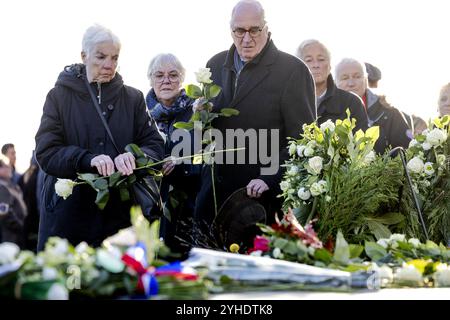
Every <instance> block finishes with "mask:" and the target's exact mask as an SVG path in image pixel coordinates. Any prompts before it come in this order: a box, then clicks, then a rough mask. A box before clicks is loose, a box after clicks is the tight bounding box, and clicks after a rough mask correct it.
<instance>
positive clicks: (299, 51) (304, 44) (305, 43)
mask: <svg viewBox="0 0 450 320" xmlns="http://www.w3.org/2000/svg"><path fill="white" fill-rule="evenodd" d="M312 44H318V45H320V46H321V47H322V48H323V50H325V53H326V55H327V58H328V61H331V53H330V50H328V48H327V47H326V46H325V45H324V44H323V43H322V42H320V41H319V40H316V39H308V40H305V41H303V42H302V43H301V44H300V45H299V46H298V48H297V52H296V55H297V57H299V58H300V59H302V60H303V58H304V56H303V51H304V50H305V48H306V47H307V46H309V45H312Z"/></svg>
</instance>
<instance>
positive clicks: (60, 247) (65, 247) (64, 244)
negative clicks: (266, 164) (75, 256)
mask: <svg viewBox="0 0 450 320" xmlns="http://www.w3.org/2000/svg"><path fill="white" fill-rule="evenodd" d="M51 251H52V253H53V254H55V255H59V256H63V255H65V254H66V253H68V252H69V242H68V241H67V240H66V239H57V240H55V245H54V247H53V248H52V250H51Z"/></svg>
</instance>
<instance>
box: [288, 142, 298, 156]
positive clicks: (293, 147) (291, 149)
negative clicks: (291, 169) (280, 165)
mask: <svg viewBox="0 0 450 320" xmlns="http://www.w3.org/2000/svg"><path fill="white" fill-rule="evenodd" d="M295 152H297V146H296V145H295V143H291V144H290V145H289V155H291V156H293V155H294V154H295Z"/></svg>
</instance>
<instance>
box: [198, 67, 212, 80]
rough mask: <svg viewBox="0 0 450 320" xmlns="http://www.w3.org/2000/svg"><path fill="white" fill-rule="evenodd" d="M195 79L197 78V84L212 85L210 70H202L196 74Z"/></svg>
mask: <svg viewBox="0 0 450 320" xmlns="http://www.w3.org/2000/svg"><path fill="white" fill-rule="evenodd" d="M194 73H195V77H196V78H197V82H200V83H211V82H212V80H211V75H212V73H211V71H210V69H209V68H200V69H199V70H198V72H194Z"/></svg>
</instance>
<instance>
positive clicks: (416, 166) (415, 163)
mask: <svg viewBox="0 0 450 320" xmlns="http://www.w3.org/2000/svg"><path fill="white" fill-rule="evenodd" d="M423 166H424V164H423V161H422V159H420V158H418V157H414V158H412V159H411V160H409V162H408V164H407V165H406V167H407V168H408V170H409V171H411V172H414V173H422V171H423Z"/></svg>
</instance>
